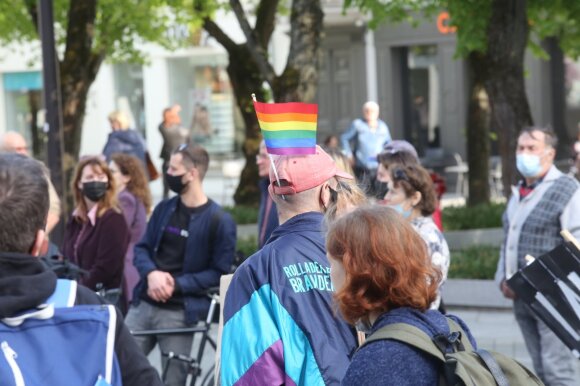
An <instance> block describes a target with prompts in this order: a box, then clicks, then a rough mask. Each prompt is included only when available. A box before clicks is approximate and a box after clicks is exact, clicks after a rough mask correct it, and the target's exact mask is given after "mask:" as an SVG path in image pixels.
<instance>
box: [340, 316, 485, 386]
mask: <svg viewBox="0 0 580 386" xmlns="http://www.w3.org/2000/svg"><path fill="white" fill-rule="evenodd" d="M451 318H453V319H454V320H455V321H456V322H458V324H459V325H460V326H461V328H462V329H463V330H464V331H465V332H466V333H467V334H468V336H469V340H470V341H471V344H472V345H473V347H474V348H477V346H476V344H475V340H474V339H473V336H471V333H470V331H469V329H468V328H467V326H466V325H465V323H464V322H463V321H462V320H460V319H459V318H457V317H455V316H451ZM394 323H407V324H410V325H412V326H414V327H418V328H419V329H421V330H422V331H423V332H425V333H426V334H427V335H428V336H430V337H433V336H435V335H437V334H441V333H444V334H449V326H448V325H447V319H446V318H445V316H444V315H443V314H441V313H440V312H439V311H435V310H428V311H426V312H420V311H418V310H414V309H411V308H397V309H394V310H392V311H390V312H387V313H385V314H383V315H381V316H380V317H379V318H378V319H377V320H376V321H375V323H374V324H373V327H372V329H371V335H372V333H373V332H375V331H377V330H378V329H379V328H381V327H383V326H386V325H388V324H394ZM440 368H441V366H440V364H439V362H438V360H437V359H435V358H433V357H432V356H430V355H429V354H427V353H424V352H422V351H420V350H418V349H416V348H413V347H411V346H409V345H407V344H405V343H402V342H398V341H395V340H379V341H375V342H370V343H369V344H367V345H365V346H363V347H362V348H361V349H360V350H358V351H357V352H356V354H355V355H354V356H353V358H352V362H351V364H350V366H349V367H348V370H347V371H346V375H345V377H344V379H343V380H342V385H343V386H351V385H352V386H365V385H368V386H371V385H372V386H375V385H384V386H390V385H392V386H406V385H408V386H433V385H437V384H438V383H439V370H440Z"/></svg>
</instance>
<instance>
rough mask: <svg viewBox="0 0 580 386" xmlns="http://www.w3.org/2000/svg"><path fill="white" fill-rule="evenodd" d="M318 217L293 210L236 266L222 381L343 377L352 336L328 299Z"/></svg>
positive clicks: (320, 381) (301, 381)
mask: <svg viewBox="0 0 580 386" xmlns="http://www.w3.org/2000/svg"><path fill="white" fill-rule="evenodd" d="M322 218H323V216H322V213H317V212H309V213H303V214H299V215H297V216H295V217H292V218H291V219H290V220H288V221H286V222H285V223H284V224H282V225H280V226H279V227H278V228H276V229H275V230H274V232H273V233H272V235H271V236H270V239H269V240H268V242H267V243H266V245H265V246H264V247H263V248H262V249H261V250H260V251H258V252H256V253H255V254H254V255H252V256H250V257H249V258H248V259H247V260H246V261H245V262H244V263H243V264H242V265H241V266H240V267H239V268H238V269H237V270H236V272H235V274H234V277H233V278H232V282H231V284H230V286H229V289H228V292H227V295H226V299H225V304H224V328H223V334H222V352H221V361H222V362H221V384H222V385H224V386H229V385H233V384H236V385H237V386H261V385H264V386H270V385H281V384H286V385H298V386H301V385H309V386H315V385H316V386H323V385H338V384H339V382H340V380H341V379H342V377H343V375H344V372H345V370H346V368H347V366H348V363H349V355H350V354H351V353H352V351H354V349H355V347H356V340H355V335H354V332H353V330H352V329H351V328H350V327H349V326H348V325H347V324H346V323H345V322H344V321H343V320H341V319H340V317H338V316H336V313H335V307H334V305H333V303H332V295H333V292H334V288H333V287H332V283H331V281H330V264H329V262H328V259H327V258H326V248H325V245H324V233H323V231H322Z"/></svg>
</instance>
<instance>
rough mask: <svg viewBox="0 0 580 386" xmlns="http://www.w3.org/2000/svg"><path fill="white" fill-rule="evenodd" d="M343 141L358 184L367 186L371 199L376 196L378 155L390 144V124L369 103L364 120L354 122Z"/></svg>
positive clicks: (341, 138)
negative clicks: (384, 146)
mask: <svg viewBox="0 0 580 386" xmlns="http://www.w3.org/2000/svg"><path fill="white" fill-rule="evenodd" d="M340 141H341V143H342V150H343V152H344V154H345V155H346V156H347V157H349V158H350V160H351V164H352V165H353V168H354V172H355V175H356V178H357V180H358V181H359V183H362V184H364V186H365V187H366V188H367V190H368V194H369V195H370V196H374V195H375V194H376V186H375V180H376V175H377V167H378V162H377V155H378V154H379V153H380V152H381V150H382V149H383V145H385V144H386V143H388V142H390V141H391V133H390V131H389V128H388V126H387V124H386V123H385V122H384V121H382V120H380V119H379V105H378V104H377V103H376V102H372V101H369V102H366V103H365V104H364V105H363V118H357V119H355V120H354V121H353V122H352V123H351V125H350V127H349V128H348V130H347V131H346V132H345V133H344V134H342V135H341V136H340ZM351 142H352V145H351Z"/></svg>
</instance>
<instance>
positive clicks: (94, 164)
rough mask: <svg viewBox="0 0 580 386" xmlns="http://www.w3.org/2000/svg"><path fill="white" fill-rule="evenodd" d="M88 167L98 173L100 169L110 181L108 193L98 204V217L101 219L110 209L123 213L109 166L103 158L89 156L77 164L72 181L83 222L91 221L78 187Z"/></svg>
mask: <svg viewBox="0 0 580 386" xmlns="http://www.w3.org/2000/svg"><path fill="white" fill-rule="evenodd" d="M87 166H88V167H91V168H92V169H93V171H95V172H98V171H99V169H100V171H101V172H103V173H105V174H106V175H107V180H108V181H109V182H108V185H107V192H106V193H105V195H104V196H103V197H102V198H101V199H100V200H99V202H98V205H99V210H98V211H97V216H98V217H101V216H102V215H103V214H105V212H106V211H107V210H109V209H113V210H115V211H117V212H121V210H120V209H119V206H118V203H117V193H116V191H115V180H114V178H113V175H112V174H111V170H110V169H109V166H108V165H107V163H106V162H105V160H104V158H103V157H100V156H94V157H93V156H89V157H83V158H81V160H80V161H79V163H78V164H77V167H76V168H75V172H74V177H73V179H72V181H71V190H72V191H73V194H74V199H75V205H76V208H77V216H78V217H79V218H80V219H81V221H83V222H86V221H88V219H89V218H88V210H87V209H88V208H87V204H86V202H85V200H84V196H83V192H82V190H81V189H80V188H79V186H78V185H79V182H80V180H81V177H82V175H83V170H84V169H85V167H87Z"/></svg>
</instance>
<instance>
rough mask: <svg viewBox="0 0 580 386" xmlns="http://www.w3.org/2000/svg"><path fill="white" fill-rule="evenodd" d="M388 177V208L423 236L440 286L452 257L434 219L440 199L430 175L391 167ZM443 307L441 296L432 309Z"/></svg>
mask: <svg viewBox="0 0 580 386" xmlns="http://www.w3.org/2000/svg"><path fill="white" fill-rule="evenodd" d="M389 173H390V177H391V178H390V181H389V183H388V188H389V191H388V192H387V194H386V195H385V204H386V205H388V206H390V207H392V208H393V209H395V210H396V211H397V212H398V213H400V214H401V215H402V216H403V217H404V218H405V219H407V220H408V221H409V222H410V223H411V225H412V226H413V227H414V228H415V230H416V231H417V232H418V233H419V235H421V237H422V238H423V240H424V241H425V243H426V244H427V249H428V252H429V255H430V256H431V261H432V262H433V265H435V266H436V267H437V268H439V270H440V271H441V282H440V283H439V285H440V286H441V285H442V284H443V283H444V282H445V280H446V279H447V271H448V270H449V259H450V254H449V247H448V246H447V242H446V241H445V238H444V237H443V234H442V233H441V231H440V230H439V228H437V225H435V223H434V222H433V219H432V218H431V215H432V214H433V212H434V211H435V207H436V205H437V199H436V194H435V188H434V186H433V181H432V180H431V177H430V176H429V172H427V170H425V169H424V168H423V167H421V166H419V165H406V166H405V165H400V164H395V165H392V166H391V167H389ZM440 303H441V295H440V294H438V296H437V299H436V300H435V301H434V302H433V304H432V305H431V308H433V309H437V308H439V306H440ZM442 311H443V310H442Z"/></svg>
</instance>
